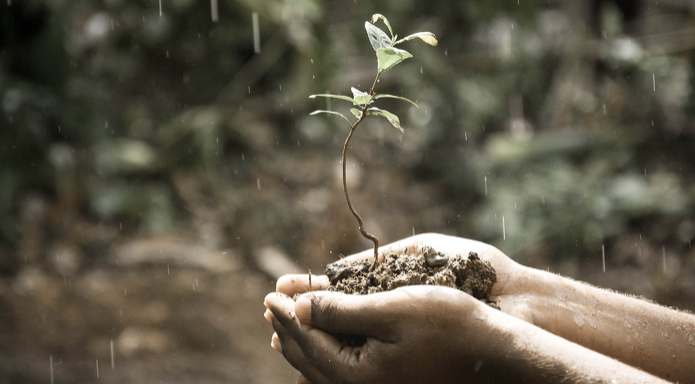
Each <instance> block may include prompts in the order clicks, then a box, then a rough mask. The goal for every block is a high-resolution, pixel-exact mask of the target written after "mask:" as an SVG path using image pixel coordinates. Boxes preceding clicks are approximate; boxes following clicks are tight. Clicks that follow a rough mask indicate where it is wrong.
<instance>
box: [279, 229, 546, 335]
mask: <svg viewBox="0 0 695 384" xmlns="http://www.w3.org/2000/svg"><path fill="white" fill-rule="evenodd" d="M424 246H430V247H432V248H434V249H435V250H437V251H439V252H442V253H444V254H446V255H447V256H450V257H452V256H455V255H457V254H462V255H468V253H469V252H476V253H477V254H478V256H480V258H481V259H483V260H487V261H489V262H490V264H491V265H492V267H493V268H495V271H496V273H497V283H496V284H495V285H494V286H493V288H492V292H491V294H490V299H491V300H494V301H496V302H497V305H499V306H500V308H501V310H502V312H505V313H507V314H510V315H512V316H515V317H517V318H520V319H522V320H525V321H528V322H531V323H533V318H532V314H531V312H530V311H529V309H528V295H527V292H526V290H527V286H528V283H527V274H526V267H524V266H522V265H519V264H517V263H516V262H514V261H513V260H512V259H510V258H509V257H508V256H507V255H505V254H504V253H502V251H500V250H499V249H497V248H495V247H493V246H491V245H489V244H486V243H482V242H479V241H475V240H469V239H464V238H460V237H455V236H447V235H442V234H436V233H426V234H420V235H416V236H412V237H409V238H406V239H403V240H399V241H397V242H394V243H391V244H389V245H385V246H382V247H381V248H379V259H381V260H383V258H384V256H385V255H388V254H390V253H403V252H405V253H417V251H418V250H419V249H420V248H422V247H424ZM373 254H374V253H373V251H372V250H371V249H368V250H366V251H364V252H360V253H358V254H355V255H352V256H348V257H346V258H344V259H342V260H340V262H354V261H358V260H363V259H368V258H373ZM310 279H311V284H310V282H309V281H310ZM310 286H311V287H310ZM328 286H329V282H328V278H327V277H326V276H325V275H312V276H311V277H310V276H309V275H306V274H304V275H285V276H283V277H281V278H280V279H278V282H277V292H279V293H283V294H285V295H288V296H290V297H291V296H293V295H295V294H297V293H299V294H302V293H305V292H308V291H311V290H313V291H320V290H325V289H327V288H328Z"/></svg>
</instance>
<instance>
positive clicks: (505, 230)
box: [502, 216, 507, 240]
mask: <svg viewBox="0 0 695 384" xmlns="http://www.w3.org/2000/svg"><path fill="white" fill-rule="evenodd" d="M502 240H507V229H506V228H505V227H504V216H502Z"/></svg>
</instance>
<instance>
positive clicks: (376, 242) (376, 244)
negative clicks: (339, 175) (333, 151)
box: [343, 72, 381, 269]
mask: <svg viewBox="0 0 695 384" xmlns="http://www.w3.org/2000/svg"><path fill="white" fill-rule="evenodd" d="M379 75H381V72H377V74H376V78H375V79H374V83H373V84H372V88H370V89H369V94H370V95H374V87H375V86H376V82H377V81H378V80H379ZM369 103H371V99H370V100H369V101H368V102H367V103H366V104H365V105H364V107H362V114H361V115H360V117H359V118H358V119H357V121H356V122H355V124H352V125H351V126H350V133H349V134H348V137H347V139H345V145H344V146H343V192H345V200H346V201H347V204H348V208H350V212H352V215H353V216H355V219H357V223H358V224H359V226H360V233H361V234H362V236H364V238H366V239H369V240H371V241H372V242H373V243H374V263H372V269H373V268H374V267H375V266H376V265H377V264H378V263H379V257H378V256H379V238H377V237H376V236H374V235H372V234H371V233H369V232H367V231H366V230H365V229H364V222H363V221H362V217H361V216H360V214H359V213H357V211H356V210H355V207H353V206H352V201H351V200H350V193H348V187H347V151H348V147H349V146H350V140H351V139H352V135H353V134H354V133H355V129H357V126H358V125H360V123H361V122H362V120H364V117H365V116H367V109H368V108H369Z"/></svg>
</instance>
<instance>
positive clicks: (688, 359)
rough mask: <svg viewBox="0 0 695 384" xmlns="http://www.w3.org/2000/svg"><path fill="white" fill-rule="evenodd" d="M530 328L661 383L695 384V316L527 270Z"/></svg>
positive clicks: (526, 281) (559, 277)
mask: <svg viewBox="0 0 695 384" xmlns="http://www.w3.org/2000/svg"><path fill="white" fill-rule="evenodd" d="M523 273H524V275H525V284H526V287H525V289H526V292H529V295H528V296H527V298H526V299H527V303H526V305H527V306H528V311H527V318H530V319H531V322H532V323H533V324H535V325H537V326H539V327H541V328H543V329H545V330H547V331H549V332H551V333H553V334H555V335H558V336H561V337H563V338H565V339H567V340H570V341H573V342H575V343H577V344H580V345H582V346H585V347H587V348H589V349H592V350H594V351H596V352H599V353H601V354H604V355H607V356H610V357H613V358H615V359H618V360H620V361H622V362H624V363H626V364H629V365H632V366H634V367H638V368H640V369H642V370H645V371H647V372H650V373H652V374H655V375H657V376H659V377H662V378H665V379H667V380H671V381H678V382H681V383H693V382H695V316H693V315H690V314H686V313H684V312H678V311H675V310H671V309H668V308H665V307H662V306H659V305H656V304H653V303H650V302H647V301H644V300H639V299H636V298H633V297H628V296H625V295H621V294H617V293H614V292H611V291H608V290H604V289H600V288H596V287H593V286H590V285H588V284H584V283H580V282H577V281H574V280H571V279H568V278H564V277H561V276H558V275H554V274H551V273H548V272H543V271H539V270H535V269H529V268H526V269H524V272H523Z"/></svg>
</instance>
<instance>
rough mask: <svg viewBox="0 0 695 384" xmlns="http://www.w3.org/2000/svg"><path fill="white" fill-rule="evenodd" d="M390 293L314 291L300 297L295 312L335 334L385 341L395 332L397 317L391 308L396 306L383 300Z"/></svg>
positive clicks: (302, 319)
mask: <svg viewBox="0 0 695 384" xmlns="http://www.w3.org/2000/svg"><path fill="white" fill-rule="evenodd" d="M387 295H388V293H387V294H372V295H346V294H343V293H336V292H313V293H309V294H305V295H302V296H300V297H299V298H298V299H297V301H296V302H295V305H294V312H295V315H296V316H297V318H298V319H299V321H301V322H302V323H305V324H310V325H312V326H314V327H316V328H319V329H322V330H323V331H325V332H328V333H331V334H349V335H360V336H371V337H375V338H378V339H380V340H384V338H385V337H386V338H388V336H389V335H390V334H391V333H393V323H394V322H395V320H396V319H395V313H394V311H393V310H392V308H390V307H391V306H392V305H389V303H388V302H387V301H386V300H384V299H383V297H384V296H387ZM391 304H395V303H391Z"/></svg>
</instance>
